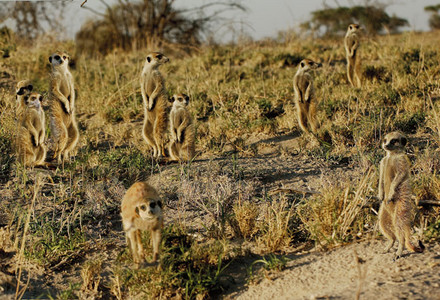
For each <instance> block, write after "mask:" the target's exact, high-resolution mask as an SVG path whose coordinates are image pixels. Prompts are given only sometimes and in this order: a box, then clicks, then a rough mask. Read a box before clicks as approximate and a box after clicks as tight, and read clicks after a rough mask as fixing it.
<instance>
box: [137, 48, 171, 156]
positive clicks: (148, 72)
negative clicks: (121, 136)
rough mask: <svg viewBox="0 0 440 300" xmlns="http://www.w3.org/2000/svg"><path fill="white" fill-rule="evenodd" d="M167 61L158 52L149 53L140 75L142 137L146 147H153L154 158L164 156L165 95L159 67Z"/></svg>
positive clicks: (165, 127) (165, 126) (166, 58)
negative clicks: (142, 104) (142, 106)
mask: <svg viewBox="0 0 440 300" xmlns="http://www.w3.org/2000/svg"><path fill="white" fill-rule="evenodd" d="M168 61H169V59H168V57H166V56H165V55H163V54H162V53H159V52H152V53H150V54H149V55H148V56H147V58H146V60H145V64H144V68H143V70H142V74H141V92H142V99H143V102H144V113H145V119H144V125H143V128H142V136H143V138H144V139H145V141H146V142H147V144H148V145H150V146H151V147H153V156H154V157H156V158H159V157H162V156H164V155H165V151H164V144H165V133H166V129H167V122H168V120H167V117H168V116H167V113H168V112H167V95H166V88H165V80H164V78H163V76H162V74H161V73H160V72H159V67H160V66H161V65H162V64H164V63H167V62H168Z"/></svg>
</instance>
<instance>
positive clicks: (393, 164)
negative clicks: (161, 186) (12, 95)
mask: <svg viewBox="0 0 440 300" xmlns="http://www.w3.org/2000/svg"><path fill="white" fill-rule="evenodd" d="M359 29H360V27H359V25H357V24H351V25H349V27H348V30H347V34H346V36H345V39H344V45H345V50H346V55H347V77H348V81H349V83H350V84H351V85H353V86H356V87H360V86H361V75H360V71H359V70H360V60H359V53H358V47H359V35H358V31H359ZM69 60H70V57H69V55H68V54H67V53H65V52H55V53H53V54H52V55H51V56H50V57H49V62H50V64H51V73H50V89H49V97H48V100H49V106H50V125H51V131H52V133H53V134H54V137H55V153H54V158H56V159H57V160H58V162H61V161H64V160H65V159H68V158H69V157H70V155H72V152H73V151H74V148H75V147H76V145H77V143H78V139H79V130H78V125H77V123H76V119H75V90H74V81H73V77H72V74H71V73H70V70H69V66H68V64H69ZM167 62H169V58H168V57H166V56H165V55H164V54H162V53H160V52H152V53H150V54H148V55H147V57H146V59H145V62H144V66H143V70H142V73H141V75H140V87H141V95H142V100H143V107H144V122H143V126H142V137H143V138H144V140H145V141H146V143H147V144H148V145H149V146H151V148H152V150H153V157H155V158H158V159H159V158H162V157H164V156H166V152H165V144H166V131H167V127H168V124H169V136H170V141H169V144H168V147H167V150H168V154H169V157H170V160H172V161H190V160H192V159H193V158H194V156H195V130H194V125H193V121H192V117H191V114H190V112H189V111H188V107H187V106H188V103H189V97H188V96H187V95H185V94H174V95H173V96H172V97H171V98H170V99H168V97H167V90H166V86H165V79H164V76H163V75H162V74H161V72H160V71H159V67H160V66H161V65H163V64H165V63H167ZM319 67H321V64H320V63H317V62H314V61H313V60H311V59H303V60H302V61H301V62H300V63H299V66H298V70H297V72H296V74H295V76H294V78H293V89H294V93H295V104H296V109H297V119H298V124H299V127H300V129H301V130H302V131H304V132H305V133H308V132H312V133H315V132H316V130H317V121H316V105H317V103H316V102H317V99H316V96H315V92H314V85H313V76H312V71H313V70H316V69H317V68H319ZM32 91H33V86H32V84H31V83H30V82H29V81H27V80H23V81H20V82H19V83H18V84H17V86H16V109H17V114H16V115H17V120H18V122H19V124H20V130H19V136H18V142H17V144H18V159H19V161H21V162H22V163H23V164H24V165H28V166H38V165H44V164H45V158H46V152H47V151H46V146H45V114H44V111H43V109H42V106H41V102H42V100H43V98H42V96H41V95H40V94H38V93H35V92H32ZM168 101H169V102H171V103H172V105H171V109H169V107H168V103H167V102H168ZM406 143H407V139H406V138H405V137H404V136H403V135H402V134H400V133H398V132H392V133H389V134H388V135H386V136H385V139H384V142H383V145H382V147H383V149H384V150H385V151H386V153H387V154H386V156H385V157H384V158H383V159H382V161H381V163H380V176H379V192H378V194H379V195H378V197H379V199H380V200H381V201H382V203H381V207H380V210H379V227H380V230H381V232H382V233H383V234H384V235H385V237H386V238H387V239H389V244H388V245H387V247H386V249H385V250H386V251H389V250H390V249H391V247H392V246H393V244H394V242H395V240H396V239H397V240H398V242H399V247H398V250H397V252H396V254H395V259H397V258H399V257H400V256H401V255H402V251H403V247H404V246H406V247H407V248H408V249H409V250H410V251H414V252H422V251H423V250H424V246H423V244H422V243H421V242H419V245H418V246H415V245H414V244H412V243H411V241H410V235H411V222H412V219H413V212H414V202H413V201H412V199H411V186H410V163H409V159H408V157H407V156H406V154H405V151H404V147H405V145H406ZM121 218H122V224H123V230H124V232H125V235H126V241H127V245H128V247H129V249H130V251H131V253H132V256H133V262H134V263H135V264H137V265H139V264H141V263H143V262H144V261H145V257H144V248H143V246H142V241H141V233H142V231H148V232H150V233H151V241H152V246H153V257H152V261H153V262H156V261H157V260H158V259H159V253H160V244H161V238H162V229H163V223H164V219H163V204H162V201H161V198H160V196H159V194H158V192H157V191H156V189H155V188H153V187H152V186H151V185H150V184H148V183H147V182H137V183H134V184H133V185H132V186H131V187H130V188H129V189H128V190H127V192H126V193H125V195H124V197H123V199H122V202H121Z"/></svg>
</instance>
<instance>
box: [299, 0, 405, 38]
mask: <svg viewBox="0 0 440 300" xmlns="http://www.w3.org/2000/svg"><path fill="white" fill-rule="evenodd" d="M352 23H356V24H362V25H363V27H364V28H365V31H366V33H367V34H378V33H381V32H383V31H387V32H396V31H397V30H398V29H399V27H402V26H407V25H408V21H407V20H406V19H403V18H399V17H397V16H395V15H393V16H389V15H388V14H387V13H386V12H385V9H384V7H381V6H353V7H344V6H341V7H337V8H325V9H322V10H316V11H314V12H312V19H311V20H310V21H308V22H306V23H304V24H302V27H303V28H304V29H308V30H311V31H313V32H323V34H324V35H327V36H329V35H340V34H343V33H345V32H346V30H347V26H348V25H349V24H352Z"/></svg>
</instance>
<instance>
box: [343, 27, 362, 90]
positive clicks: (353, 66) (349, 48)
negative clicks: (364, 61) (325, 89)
mask: <svg viewBox="0 0 440 300" xmlns="http://www.w3.org/2000/svg"><path fill="white" fill-rule="evenodd" d="M359 31H360V27H359V25H357V24H350V25H349V26H348V29H347V33H346V34H345V39H344V45H345V53H346V57H347V77H348V81H349V82H350V84H351V85H352V86H355V87H361V70H360V69H361V59H360V56H359V51H358V48H359V43H360V36H359Z"/></svg>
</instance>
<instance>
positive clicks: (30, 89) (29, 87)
mask: <svg viewBox="0 0 440 300" xmlns="http://www.w3.org/2000/svg"><path fill="white" fill-rule="evenodd" d="M27 89H28V90H29V92H32V90H33V89H34V87H33V86H32V84H29V85H28V86H27Z"/></svg>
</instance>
